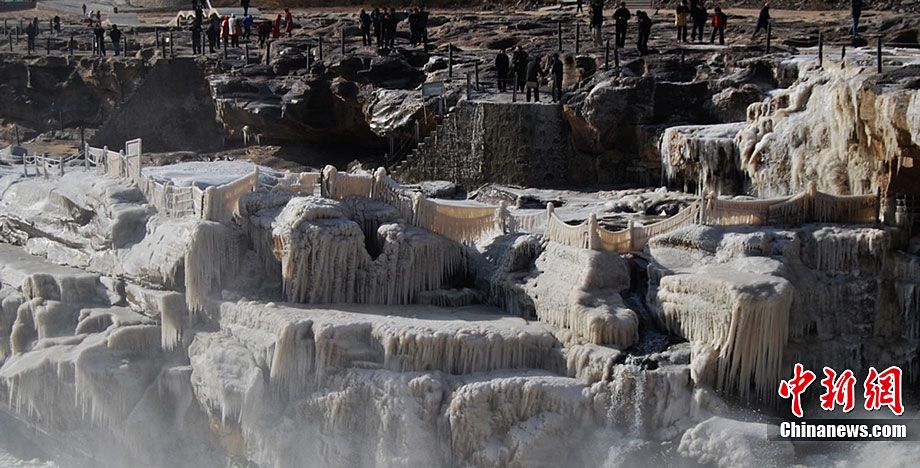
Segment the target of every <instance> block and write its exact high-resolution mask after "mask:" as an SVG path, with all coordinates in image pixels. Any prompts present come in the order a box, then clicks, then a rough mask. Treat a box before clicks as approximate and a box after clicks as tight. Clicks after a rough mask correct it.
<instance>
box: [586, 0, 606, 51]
mask: <svg viewBox="0 0 920 468" xmlns="http://www.w3.org/2000/svg"><path fill="white" fill-rule="evenodd" d="M588 10H589V13H590V14H591V37H592V38H593V39H594V45H595V46H597V47H600V46H601V45H603V44H602V42H601V38H602V33H601V31H602V29H603V27H604V2H603V0H592V2H591V5H590V6H589V7H588Z"/></svg>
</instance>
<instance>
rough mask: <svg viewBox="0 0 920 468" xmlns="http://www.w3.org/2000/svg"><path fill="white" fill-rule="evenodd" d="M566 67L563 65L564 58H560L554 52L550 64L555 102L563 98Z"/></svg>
mask: <svg viewBox="0 0 920 468" xmlns="http://www.w3.org/2000/svg"><path fill="white" fill-rule="evenodd" d="M564 70H565V68H564V67H563V66H562V60H559V55H558V54H553V61H552V62H551V63H550V65H549V72H550V74H551V75H552V76H553V93H552V94H553V102H559V101H560V100H561V99H562V78H563V71H564Z"/></svg>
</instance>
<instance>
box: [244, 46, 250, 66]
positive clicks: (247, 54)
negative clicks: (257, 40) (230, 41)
mask: <svg viewBox="0 0 920 468" xmlns="http://www.w3.org/2000/svg"><path fill="white" fill-rule="evenodd" d="M243 53H244V54H246V58H245V60H244V63H246V65H249V44H248V43H247V44H246V45H245V46H244V47H243Z"/></svg>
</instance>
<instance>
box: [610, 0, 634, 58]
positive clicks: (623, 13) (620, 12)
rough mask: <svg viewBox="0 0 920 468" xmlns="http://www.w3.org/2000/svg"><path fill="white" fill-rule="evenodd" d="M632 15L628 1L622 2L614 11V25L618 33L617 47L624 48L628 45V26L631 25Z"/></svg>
mask: <svg viewBox="0 0 920 468" xmlns="http://www.w3.org/2000/svg"><path fill="white" fill-rule="evenodd" d="M630 18H632V15H631V14H630V13H629V9H627V8H626V2H620V6H619V7H617V9H616V10H614V12H613V25H614V28H615V34H616V47H617V48H618V49H619V48H622V47H624V46H625V45H626V28H627V27H628V26H629V19H630Z"/></svg>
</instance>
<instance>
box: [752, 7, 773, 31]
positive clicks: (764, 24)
mask: <svg viewBox="0 0 920 468" xmlns="http://www.w3.org/2000/svg"><path fill="white" fill-rule="evenodd" d="M769 27H770V2H767V3H764V4H763V8H761V9H760V16H758V17H757V29H755V30H754V34H753V35H751V39H753V38H755V37H757V33H759V32H760V31H761V30H766V29H767V28H769Z"/></svg>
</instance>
